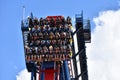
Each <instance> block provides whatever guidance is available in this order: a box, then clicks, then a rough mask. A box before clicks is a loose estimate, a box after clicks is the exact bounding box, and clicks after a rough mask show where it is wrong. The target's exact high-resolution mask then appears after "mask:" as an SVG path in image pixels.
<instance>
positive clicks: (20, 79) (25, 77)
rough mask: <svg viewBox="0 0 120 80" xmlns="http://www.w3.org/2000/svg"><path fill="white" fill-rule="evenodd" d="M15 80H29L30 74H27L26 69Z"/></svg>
mask: <svg viewBox="0 0 120 80" xmlns="http://www.w3.org/2000/svg"><path fill="white" fill-rule="evenodd" d="M16 78H17V80H30V78H31V74H30V73H28V71H27V69H24V70H22V71H21V72H19V73H18V75H17V76H16Z"/></svg>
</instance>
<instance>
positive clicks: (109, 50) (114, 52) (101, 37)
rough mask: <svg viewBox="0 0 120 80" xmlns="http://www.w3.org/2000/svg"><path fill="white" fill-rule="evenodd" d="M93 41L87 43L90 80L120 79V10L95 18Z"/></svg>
mask: <svg viewBox="0 0 120 80" xmlns="http://www.w3.org/2000/svg"><path fill="white" fill-rule="evenodd" d="M93 20H94V23H95V25H96V26H95V29H94V31H93V33H92V41H91V42H92V43H91V44H87V55H88V71H89V80H120V76H119V75H120V10H116V11H113V10H108V11H104V12H101V13H100V14H99V16H98V17H96V18H94V19H93Z"/></svg>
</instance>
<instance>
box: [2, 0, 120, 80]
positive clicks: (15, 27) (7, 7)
mask: <svg viewBox="0 0 120 80" xmlns="http://www.w3.org/2000/svg"><path fill="white" fill-rule="evenodd" d="M23 6H25V17H27V16H29V15H30V12H33V15H34V16H36V17H39V18H40V17H46V16H48V15H63V16H65V17H66V16H70V17H72V19H73V24H74V19H75V14H80V13H81V11H82V10H83V15H84V18H85V19H88V18H89V19H90V20H91V29H92V40H91V43H90V44H86V46H87V57H88V60H87V61H88V73H89V74H88V75H89V80H119V79H120V76H119V74H120V69H119V68H120V58H119V56H120V54H119V52H120V51H119V50H120V49H119V48H120V42H119V41H120V34H119V32H120V25H119V22H120V1H119V0H74V1H73V0H50V1H49V0H0V18H1V19H0V24H1V26H0V30H1V31H0V36H1V38H0V44H1V46H0V61H1V64H0V65H1V66H0V80H30V77H29V76H30V75H29V74H28V73H27V71H26V69H25V68H26V67H25V59H24V49H23V40H22V33H21V20H22V15H23V14H22V7H23Z"/></svg>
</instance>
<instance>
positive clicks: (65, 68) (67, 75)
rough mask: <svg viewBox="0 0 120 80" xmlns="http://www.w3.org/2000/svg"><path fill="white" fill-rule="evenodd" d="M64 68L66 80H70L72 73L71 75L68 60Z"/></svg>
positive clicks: (64, 63)
mask: <svg viewBox="0 0 120 80" xmlns="http://www.w3.org/2000/svg"><path fill="white" fill-rule="evenodd" d="M63 66H64V73H65V80H70V73H69V68H68V62H67V61H66V60H65V61H63Z"/></svg>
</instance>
